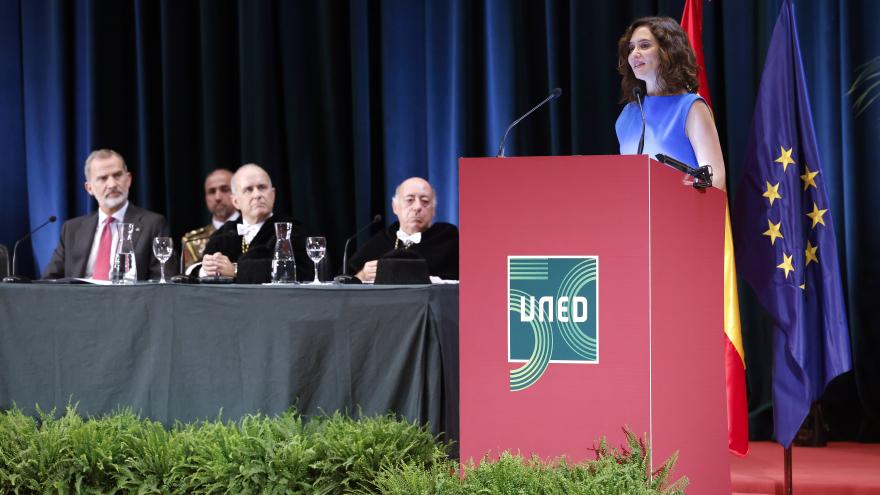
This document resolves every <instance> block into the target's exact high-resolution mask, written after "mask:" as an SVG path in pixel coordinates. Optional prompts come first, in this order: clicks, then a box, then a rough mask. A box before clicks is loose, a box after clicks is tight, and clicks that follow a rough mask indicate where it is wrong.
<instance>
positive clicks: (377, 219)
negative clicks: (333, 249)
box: [333, 214, 382, 284]
mask: <svg viewBox="0 0 880 495" xmlns="http://www.w3.org/2000/svg"><path fill="white" fill-rule="evenodd" d="M381 222H382V215H379V214H377V215H376V216H374V217H373V221H372V222H370V223H368V224H367V225H365V226H363V227H361V229H360V230H358V231H357V232H355V233H354V235H353V236H351V237H349V238H348V239H346V240H345V247H343V248H342V275H338V276H336V277H335V278H334V279H333V281H334V282H336V283H338V284H350V283H352V282H353V280H352V279H353V278H355V277H353V276H351V275H349V274H348V245H349V243H351V241H353V240H355V239H357V237H358V236H359V235H361V234H363V233H364V231H366V230H367V229H369V228H370V227H372V226H374V225H376V224H378V223H381Z"/></svg>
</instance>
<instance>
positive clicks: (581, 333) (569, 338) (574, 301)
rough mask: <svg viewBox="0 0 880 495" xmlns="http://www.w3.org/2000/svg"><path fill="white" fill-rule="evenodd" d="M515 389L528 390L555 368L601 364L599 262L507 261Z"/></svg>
mask: <svg viewBox="0 0 880 495" xmlns="http://www.w3.org/2000/svg"><path fill="white" fill-rule="evenodd" d="M507 294H508V296H507V301H508V302H507V307H508V311H507V360H508V362H511V363H519V362H521V363H524V364H523V365H522V366H520V367H519V368H516V369H514V370H511V372H510V390H511V391H513V392H517V391H520V390H525V389H527V388H529V387H531V386H532V385H534V384H535V383H537V381H538V380H539V379H540V378H541V376H543V375H544V372H545V371H547V367H548V366H549V365H550V363H569V364H571V363H574V364H597V363H598V362H599V257H598V256H508V257H507Z"/></svg>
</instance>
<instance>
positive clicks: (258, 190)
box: [200, 163, 314, 284]
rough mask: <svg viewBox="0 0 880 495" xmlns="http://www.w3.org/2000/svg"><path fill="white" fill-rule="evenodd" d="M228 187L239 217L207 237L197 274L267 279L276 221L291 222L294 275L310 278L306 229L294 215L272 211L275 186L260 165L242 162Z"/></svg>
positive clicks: (255, 280)
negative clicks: (294, 264) (278, 213)
mask: <svg viewBox="0 0 880 495" xmlns="http://www.w3.org/2000/svg"><path fill="white" fill-rule="evenodd" d="M231 186H232V188H231V192H232V204H233V206H235V208H236V209H238V211H240V212H241V217H239V219H238V220H237V221H229V222H226V223H225V224H223V226H222V227H220V229H218V230H217V232H214V235H212V236H211V238H210V239H209V240H208V245H207V246H206V247H205V255H204V257H203V258H202V268H201V271H200V273H201V274H203V275H205V274H207V275H223V276H227V277H235V281H236V283H241V284H260V283H265V282H269V281H270V280H271V269H272V256H273V255H274V254H275V222H290V223H292V224H293V235H292V237H291V244H293V256H294V259H295V260H296V278H297V280H298V281H300V282H302V281H307V280H311V279H312V277H313V276H314V271H313V268H312V262H311V261H310V260H309V257H308V256H307V255H306V242H305V239H306V236H305V229H304V228H303V225H302V223H301V222H300V221H299V220H297V219H295V218H293V217H289V216H284V215H276V214H274V211H273V210H274V208H275V188H274V187H272V179H271V178H269V174H268V173H266V171H265V170H263V169H262V168H261V167H260V166H259V165H256V164H253V163H250V164H247V165H242V166H241V167H239V169H238V170H237V171H236V172H235V174H234V175H233V176H232V182H231Z"/></svg>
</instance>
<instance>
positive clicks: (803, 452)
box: [730, 442, 880, 495]
mask: <svg viewBox="0 0 880 495" xmlns="http://www.w3.org/2000/svg"><path fill="white" fill-rule="evenodd" d="M782 462H783V452H782V447H781V446H780V445H779V444H777V443H772V442H752V443H751V444H750V452H749V455H748V456H746V457H745V458H740V457H737V456H734V455H731V459H730V479H731V486H732V487H733V493H734V494H735V495H746V494H749V495H752V494H762V495H782V493H783V491H782V474H783V470H782ZM792 476H793V478H794V481H793V492H794V494H796V495H818V494H833V495H850V494H853V495H855V494H858V495H867V494H880V444H876V443H873V444H866V443H849V442H832V443H829V444H828V446H827V447H818V448H817V447H795V448H794V450H793V451H792Z"/></svg>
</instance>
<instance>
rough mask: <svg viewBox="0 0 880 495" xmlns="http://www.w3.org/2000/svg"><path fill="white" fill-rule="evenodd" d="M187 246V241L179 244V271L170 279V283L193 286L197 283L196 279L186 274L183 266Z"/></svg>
mask: <svg viewBox="0 0 880 495" xmlns="http://www.w3.org/2000/svg"><path fill="white" fill-rule="evenodd" d="M187 244H189V241H182V242H181V243H180V270H179V271H178V272H177V275H174V276H173V277H171V282H172V283H175V284H193V283H197V282H198V277H193V276H191V275H187V274H186V267H185V266H184V263H185V261H184V258H185V255H184V253H186V245H187Z"/></svg>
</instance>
